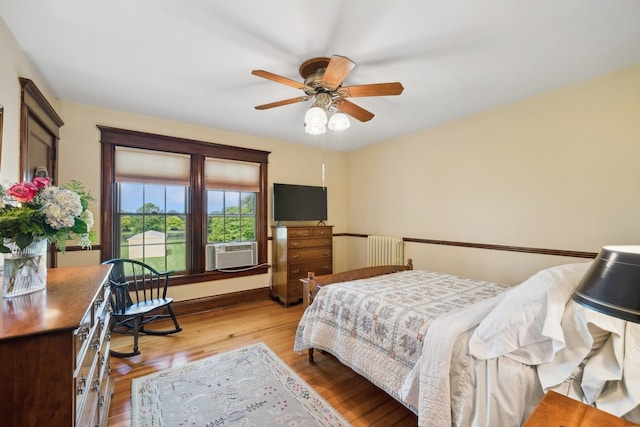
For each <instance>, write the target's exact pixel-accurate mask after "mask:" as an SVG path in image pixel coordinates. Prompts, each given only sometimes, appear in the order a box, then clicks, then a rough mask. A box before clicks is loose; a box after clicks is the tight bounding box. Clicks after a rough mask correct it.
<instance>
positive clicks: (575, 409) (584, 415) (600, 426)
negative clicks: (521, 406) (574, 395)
mask: <svg viewBox="0 0 640 427" xmlns="http://www.w3.org/2000/svg"><path fill="white" fill-rule="evenodd" d="M635 425H636V424H634V423H632V422H630V421H626V420H624V419H623V418H620V417H616V416H615V415H611V414H609V413H607V412H604V411H601V410H599V409H596V408H594V407H593V406H589V405H585V404H584V403H582V402H578V401H577V400H575V399H571V398H570V397H567V396H565V395H563V394H560V393H556V392H553V391H548V392H547V393H546V394H545V396H544V398H543V399H542V400H541V401H540V403H539V404H538V406H536V409H535V410H534V411H533V412H532V413H531V415H530V416H529V418H527V421H526V422H525V423H524V425H523V427H559V426H562V427H605V426H606V427H626V426H635Z"/></svg>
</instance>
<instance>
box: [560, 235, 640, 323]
mask: <svg viewBox="0 0 640 427" xmlns="http://www.w3.org/2000/svg"><path fill="white" fill-rule="evenodd" d="M572 298H573V300H574V301H576V302H577V303H579V304H582V305H584V306H586V307H588V308H591V309H593V310H596V311H599V312H601V313H604V314H607V315H609V316H613V317H617V318H619V319H624V320H628V321H631V322H636V323H640V246H605V247H603V248H602V249H601V250H600V253H599V254H598V257H597V258H596V259H595V260H594V261H593V263H592V264H591V266H590V267H589V269H588V270H587V272H586V274H585V275H584V277H583V278H582V280H581V281H580V283H579V284H578V286H577V287H576V290H575V292H574V294H573V297H572Z"/></svg>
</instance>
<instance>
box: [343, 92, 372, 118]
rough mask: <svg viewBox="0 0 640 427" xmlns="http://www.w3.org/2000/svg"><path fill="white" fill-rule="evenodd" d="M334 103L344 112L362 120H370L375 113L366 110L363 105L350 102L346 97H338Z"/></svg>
mask: <svg viewBox="0 0 640 427" xmlns="http://www.w3.org/2000/svg"><path fill="white" fill-rule="evenodd" d="M333 105H335V106H336V107H338V109H340V110H341V111H342V112H343V113H347V114H348V115H350V116H351V117H353V118H354V119H358V120H360V121H361V122H368V121H369V120H371V119H373V113H372V112H370V111H367V110H365V109H364V108H362V107H358V106H357V105H356V104H354V103H353V102H349V101H347V100H346V99H342V98H338V99H336V100H334V101H333Z"/></svg>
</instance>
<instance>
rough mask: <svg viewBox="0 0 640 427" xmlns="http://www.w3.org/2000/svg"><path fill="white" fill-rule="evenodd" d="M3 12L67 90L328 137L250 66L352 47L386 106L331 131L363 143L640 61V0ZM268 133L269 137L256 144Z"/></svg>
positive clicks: (31, 53)
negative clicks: (386, 88) (395, 92)
mask: <svg viewBox="0 0 640 427" xmlns="http://www.w3.org/2000/svg"><path fill="white" fill-rule="evenodd" d="M0 16H2V18H3V19H4V21H5V22H6V24H7V25H8V27H9V28H10V30H11V32H12V33H13V34H14V36H15V38H16V40H17V42H18V44H19V45H20V46H21V47H22V49H23V50H24V51H25V53H26V54H27V56H28V57H29V59H30V60H31V61H32V63H33V64H34V65H35V67H36V68H37V69H38V71H39V72H40V73H41V74H42V76H43V78H44V80H45V82H46V84H47V85H48V86H49V87H50V89H52V91H53V93H54V94H55V96H57V97H58V98H60V99H63V100H67V101H73V102H78V103H83V104H89V105H95V106H99V107H104V108H108V109H116V110H123V111H129V112H132V113H138V114H144V115H149V116H155V117H161V118H167V119H173V120H178V121H183V122H187V123H194V124H198V125H204V126H209V127H213V128H218V129H224V130H230V131H237V132H242V133H246V134H252V135H258V136H262V137H266V138H273V139H278V140H285V141H291V142H295V143H302V144H310V145H315V146H320V145H321V144H322V139H321V138H322V137H320V136H310V135H306V134H305V133H304V128H303V118H304V114H305V112H306V110H307V108H308V107H309V106H310V102H309V101H307V102H304V103H297V104H292V105H286V106H282V107H278V108H274V109H270V110H265V111H258V110H255V109H254V106H256V105H260V104H265V103H269V102H274V101H279V100H283V99H288V98H293V97H296V96H298V95H303V94H304V93H303V92H302V91H301V90H298V89H295V88H292V87H289V86H285V85H282V84H278V83H275V82H272V81H269V80H266V79H263V78H260V77H256V76H253V75H251V70H253V69H263V70H267V71H270V72H272V73H275V74H278V75H281V76H284V77H287V78H290V79H293V80H297V81H302V78H301V77H300V75H299V74H298V68H299V66H300V64H301V63H302V62H303V61H305V60H307V59H309V58H312V57H317V56H331V55H333V54H339V55H343V56H347V57H349V58H350V59H351V60H353V61H354V62H355V63H356V64H357V65H356V67H355V68H354V69H353V71H351V73H350V74H349V75H348V76H347V77H346V78H345V80H344V85H359V84H368V83H383V82H392V81H399V82H401V83H402V84H403V86H404V88H405V89H404V92H403V93H402V94H401V95H399V96H387V97H367V98H351V99H350V100H351V101H352V102H354V103H356V104H357V105H359V106H361V107H363V108H365V109H367V110H369V111H371V112H372V113H374V114H375V117H374V118H373V119H372V120H371V121H369V122H366V123H360V122H357V121H356V120H355V119H354V120H351V122H352V126H351V128H350V129H348V130H346V131H343V132H332V131H329V132H328V133H327V134H326V135H325V141H324V144H325V145H324V146H325V147H326V148H329V149H334V150H342V151H350V150H353V149H357V148H359V147H363V146H365V145H368V144H372V143H376V142H379V141H381V140H385V139H388V138H391V137H394V136H398V135H401V134H405V133H409V132H412V131H416V130H419V129H423V128H427V127H430V126H434V125H437V124H440V123H443V122H446V121H449V120H454V119H457V118H459V117H462V116H465V115H468V114H473V113H476V112H478V111H481V110H484V109H488V108H491V107H495V106H498V105H501V104H505V103H508V102H512V101H514V100H517V99H521V98H524V97H528V96H531V95H533V94H536V93H540V92H544V91H547V90H551V89H553V88H556V87H560V86H564V85H567V84H570V83H573V82H577V81H580V80H584V79H587V78H590V77H593V76H596V75H599V74H603V73H606V72H608V71H611V70H616V69H620V68H623V67H626V66H630V65H633V64H639V63H640V0H394V1H390V0H389V1H383V0H323V1H307V0H239V1H217V0H109V1H105V0H0ZM256 148H260V147H256Z"/></svg>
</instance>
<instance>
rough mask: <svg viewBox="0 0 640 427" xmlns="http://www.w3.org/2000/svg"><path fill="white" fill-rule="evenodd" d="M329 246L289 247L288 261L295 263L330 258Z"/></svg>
mask: <svg viewBox="0 0 640 427" xmlns="http://www.w3.org/2000/svg"><path fill="white" fill-rule="evenodd" d="M331 251H332V248H331V246H326V247H322V248H302V249H289V262H290V263H297V262H301V261H310V260H314V259H322V258H331Z"/></svg>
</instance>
